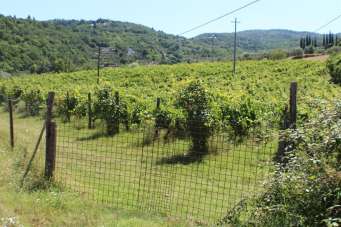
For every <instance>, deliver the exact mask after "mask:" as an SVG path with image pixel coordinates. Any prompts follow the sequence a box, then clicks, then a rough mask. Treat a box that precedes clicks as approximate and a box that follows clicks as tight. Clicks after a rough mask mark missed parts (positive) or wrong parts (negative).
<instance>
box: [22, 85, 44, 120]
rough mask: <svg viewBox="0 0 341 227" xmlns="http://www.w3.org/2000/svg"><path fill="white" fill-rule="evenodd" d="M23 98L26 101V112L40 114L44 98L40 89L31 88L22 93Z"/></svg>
mask: <svg viewBox="0 0 341 227" xmlns="http://www.w3.org/2000/svg"><path fill="white" fill-rule="evenodd" d="M22 100H23V101H24V102H25V112H26V113H27V114H29V115H30V116H36V115H38V114H39V111H40V108H41V105H42V104H43V101H44V98H43V96H42V94H41V93H40V90H31V91H29V92H24V93H23V94H22Z"/></svg>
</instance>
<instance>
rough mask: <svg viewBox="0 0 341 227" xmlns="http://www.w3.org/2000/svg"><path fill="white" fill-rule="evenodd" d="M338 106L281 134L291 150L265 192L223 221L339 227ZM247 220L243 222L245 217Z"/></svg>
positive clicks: (340, 160) (340, 114)
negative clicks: (285, 138) (290, 143)
mask: <svg viewBox="0 0 341 227" xmlns="http://www.w3.org/2000/svg"><path fill="white" fill-rule="evenodd" d="M340 106H341V104H340V103H338V104H336V107H335V108H332V109H327V108H325V109H323V110H322V111H321V114H320V115H319V116H318V117H317V118H316V119H313V120H310V121H309V122H306V123H305V124H304V125H302V127H299V128H298V129H297V130H291V131H290V130H289V131H287V132H286V133H285V135H286V136H287V138H288V139H289V140H290V141H291V142H292V144H293V147H294V150H293V151H292V152H291V153H290V154H289V161H288V164H287V165H286V166H285V167H283V166H279V167H278V169H277V172H276V173H275V175H274V177H273V178H272V179H271V180H270V182H269V184H268V190H267V191H266V192H265V193H264V194H263V195H262V196H260V197H259V198H257V199H256V200H251V202H249V205H245V204H244V205H243V206H242V207H239V208H237V212H235V213H234V214H233V215H228V216H227V219H226V220H225V221H227V222H229V223H230V224H233V225H236V226H249V225H251V224H252V223H253V224H256V225H257V226H338V225H339V224H341V219H340V215H341V210H340V204H341V175H340V173H341V172H340V171H341V168H340V166H341V140H340V138H341V130H340V129H341V121H340V117H341V108H340ZM245 217H247V218H245Z"/></svg>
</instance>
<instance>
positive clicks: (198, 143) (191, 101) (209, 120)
mask: <svg viewBox="0 0 341 227" xmlns="http://www.w3.org/2000/svg"><path fill="white" fill-rule="evenodd" d="M178 105H179V106H180V107H181V108H182V109H183V110H184V112H185V116H186V124H187V129H188V132H189V135H190V137H191V139H192V151H193V152H194V153H195V154H197V155H199V156H200V155H203V154H206V153H207V152H208V138H209V137H210V136H211V134H212V131H213V120H214V119H213V114H212V112H211V108H210V95H209V94H208V92H207V91H206V90H205V88H204V87H203V86H202V84H201V83H200V82H198V81H197V82H192V83H191V84H190V85H189V86H188V87H186V88H184V89H183V90H182V91H181V92H180V95H179V98H178Z"/></svg>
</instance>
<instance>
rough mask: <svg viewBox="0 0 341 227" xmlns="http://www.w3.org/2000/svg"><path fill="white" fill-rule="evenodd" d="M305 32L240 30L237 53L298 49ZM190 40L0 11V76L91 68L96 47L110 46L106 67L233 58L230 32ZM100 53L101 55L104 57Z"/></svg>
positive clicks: (119, 25) (120, 25)
mask: <svg viewBox="0 0 341 227" xmlns="http://www.w3.org/2000/svg"><path fill="white" fill-rule="evenodd" d="M303 34H305V33H302V32H294V31H286V30H267V31H263V30H252V31H244V32H240V33H239V34H238V37H239V48H240V52H257V51H266V50H270V49H275V48H284V49H288V48H296V47H298V45H299V39H300V38H301V37H302V35H303ZM212 35H213V34H203V35H200V36H197V37H195V38H192V39H186V38H184V37H179V36H174V35H170V34H166V33H164V32H162V31H156V30H154V29H153V28H149V27H146V26H143V25H137V24H133V23H127V22H118V21H110V20H104V19H99V20H96V21H85V20H80V21H79V20H50V21H37V20H35V19H34V18H30V17H28V18H26V19H18V18H15V17H5V16H1V15H0V74H1V75H7V74H5V73H4V72H7V73H18V72H25V73H27V72H31V73H44V72H51V71H53V72H62V71H75V70H78V69H88V68H95V65H96V58H97V56H96V54H97V52H98V47H99V46H101V47H103V48H107V49H110V50H111V51H110V54H109V55H106V57H105V60H104V59H103V60H102V61H103V65H105V64H104V61H105V63H106V64H107V65H110V66H118V65H125V64H129V63H133V62H138V63H141V64H174V63H179V62H193V61H200V60H205V59H208V58H214V59H216V60H219V59H227V58H230V56H231V50H232V45H233V41H232V39H233V34H215V36H216V37H217V39H216V40H215V41H214V42H213V43H212V39H211V38H210V37H211V36H212ZM102 56H103V55H102Z"/></svg>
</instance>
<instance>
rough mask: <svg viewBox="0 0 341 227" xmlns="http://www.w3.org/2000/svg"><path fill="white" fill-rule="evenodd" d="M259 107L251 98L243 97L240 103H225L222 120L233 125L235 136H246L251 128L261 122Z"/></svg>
mask: <svg viewBox="0 0 341 227" xmlns="http://www.w3.org/2000/svg"><path fill="white" fill-rule="evenodd" d="M258 109H259V107H258V106H257V105H256V104H254V103H252V102H251V100H250V98H246V97H242V99H241V100H240V102H239V105H238V106H236V105H231V104H225V105H224V106H222V118H223V119H222V120H223V122H224V123H225V125H228V126H231V127H232V129H233V132H234V135H235V136H245V135H247V134H248V131H249V129H250V128H253V127H255V126H256V125H258V124H259V119H258V116H257V115H258V113H259V110H258Z"/></svg>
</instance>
